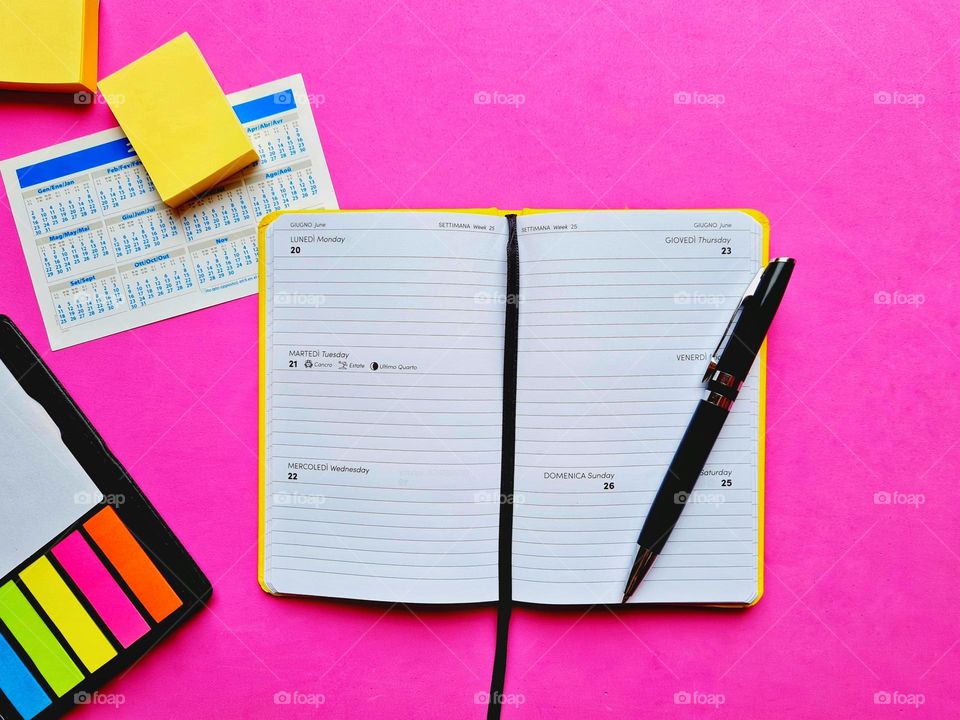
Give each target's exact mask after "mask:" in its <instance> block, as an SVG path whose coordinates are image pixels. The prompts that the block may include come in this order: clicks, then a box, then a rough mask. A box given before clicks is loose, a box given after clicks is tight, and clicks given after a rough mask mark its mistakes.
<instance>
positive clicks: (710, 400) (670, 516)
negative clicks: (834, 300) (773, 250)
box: [622, 258, 795, 602]
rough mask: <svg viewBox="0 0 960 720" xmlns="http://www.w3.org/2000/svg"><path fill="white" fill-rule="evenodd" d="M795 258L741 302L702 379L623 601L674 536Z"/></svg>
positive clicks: (773, 267) (761, 279)
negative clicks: (701, 391)
mask: <svg viewBox="0 0 960 720" xmlns="http://www.w3.org/2000/svg"><path fill="white" fill-rule="evenodd" d="M794 263H795V261H794V260H793V258H777V259H775V260H773V261H771V262H770V263H769V264H768V265H767V266H766V267H765V268H762V269H761V270H760V272H758V273H757V276H756V277H755V278H754V279H753V282H751V283H750V285H749V287H747V290H746V292H744V294H743V297H742V298H741V299H740V304H739V306H738V307H737V309H736V310H735V311H734V313H733V317H731V318H730V322H729V323H728V324H727V329H726V330H725V331H724V333H723V337H721V338H720V342H719V344H718V345H717V349H716V350H714V352H713V355H712V356H711V358H710V365H709V367H708V368H707V372H706V373H705V374H704V376H703V382H704V383H706V393H705V396H704V398H703V399H702V400H700V402H699V403H697V409H696V410H695V411H694V413H693V417H692V418H691V420H690V424H689V425H688V426H687V429H686V431H685V432H684V434H683V438H682V439H681V440H680V445H679V446H678V447H677V452H676V453H675V454H674V456H673V460H671V461H670V467H669V468H667V474H666V475H665V476H664V478H663V482H661V483H660V489H659V490H658V491H657V494H656V497H654V499H653V504H652V505H651V506H650V512H649V513H648V514H647V519H646V521H645V522H644V523H643V529H642V530H641V531H640V538H639V539H638V540H637V545H639V546H640V548H639V550H638V551H637V556H636V559H634V561H633V568H632V569H631V570H630V575H629V577H628V578H627V586H626V588H625V589H624V591H623V600H622V602H627V600H629V599H630V596H631V595H633V593H634V592H635V591H636V589H637V587H638V586H639V585H640V581H641V580H643V578H644V576H645V575H646V574H647V571H648V570H649V569H650V567H651V566H652V565H653V563H654V561H655V560H656V559H657V556H658V555H659V554H660V551H661V550H663V546H664V545H665V544H666V542H667V538H669V537H670V533H671V531H672V530H673V527H674V525H676V524H677V521H678V520H679V519H680V513H681V512H682V511H683V507H684V505H685V503H686V499H687V497H688V496H689V494H690V493H691V492H692V491H693V487H694V485H695V484H696V482H697V478H698V477H699V476H700V473H701V472H702V471H703V466H704V465H706V463H707V458H708V457H709V455H710V451H711V450H712V449H713V446H714V443H716V441H717V436H718V435H720V430H722V429H723V423H724V422H725V421H726V419H727V416H728V415H729V414H730V409H731V408H732V407H733V401H734V400H736V399H737V395H738V394H739V393H740V388H741V387H743V381H744V379H745V378H746V377H747V373H748V372H750V368H751V366H752V365H753V361H754V360H755V359H756V357H757V354H758V353H759V352H760V346H761V345H763V340H764V338H765V337H766V336H767V331H768V330H769V329H770V324H771V323H772V322H773V316H774V315H775V314H776V312H777V308H779V307H780V301H781V300H782V299H783V294H784V291H785V290H786V289H787V283H788V282H789V280H790V275H791V273H792V272H793V266H794Z"/></svg>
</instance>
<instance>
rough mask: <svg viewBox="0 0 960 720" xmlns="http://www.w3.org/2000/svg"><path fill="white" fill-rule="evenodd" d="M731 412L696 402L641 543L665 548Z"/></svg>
mask: <svg viewBox="0 0 960 720" xmlns="http://www.w3.org/2000/svg"><path fill="white" fill-rule="evenodd" d="M728 415H729V412H728V411H727V410H724V409H722V408H719V407H717V406H716V405H711V404H710V403H708V402H705V401H704V400H701V401H700V402H699V403H698V404H697V409H696V410H695V411H694V413H693V417H692V418H691V420H690V424H689V425H688V426H687V429H686V431H685V432H684V434H683V438H682V439H681V440H680V444H679V446H678V447H677V452H676V454H674V456H673V460H671V461H670V466H669V468H667V472H666V475H664V478H663V481H662V482H661V483H660V489H659V490H657V494H656V496H655V497H654V500H653V505H652V506H651V508H650V512H649V513H648V514H647V519H646V522H645V523H644V524H643V530H641V531H640V539H639V540H638V541H637V542H638V544H639V545H641V546H643V547H645V548H648V549H650V550H652V551H653V552H655V553H658V554H659V553H660V552H661V551H662V550H663V546H664V545H665V544H666V542H667V538H668V537H669V536H670V533H671V531H672V530H673V527H674V525H676V524H677V521H678V520H679V519H680V514H681V512H683V508H684V505H685V504H686V502H687V499H688V498H689V496H690V493H691V492H693V488H694V486H695V485H696V483H697V479H698V478H699V477H700V473H701V472H702V471H703V467H704V465H706V463H707V458H709V457H710V451H711V449H712V448H713V446H714V444H715V443H716V440H717V437H718V436H719V435H720V431H721V430H722V429H723V423H724V421H725V420H726V419H727V416H728Z"/></svg>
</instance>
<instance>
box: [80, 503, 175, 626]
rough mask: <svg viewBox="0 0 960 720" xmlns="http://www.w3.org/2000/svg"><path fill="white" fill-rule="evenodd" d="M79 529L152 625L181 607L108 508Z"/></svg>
mask: <svg viewBox="0 0 960 720" xmlns="http://www.w3.org/2000/svg"><path fill="white" fill-rule="evenodd" d="M83 527H84V528H85V529H86V531H87V532H88V533H90V537H91V538H93V541H94V542H95V543H96V544H97V545H98V546H99V547H100V549H101V550H102V551H103V554H104V555H106V556H107V559H108V560H109V561H110V563H111V564H112V565H113V567H115V568H116V570H117V572H118V573H120V577H122V578H123V580H124V582H126V583H127V585H128V586H129V588H130V590H132V591H133V594H134V595H136V596H137V599H138V600H140V602H141V603H142V604H143V606H144V607H145V608H146V610H147V612H148V613H150V616H151V617H152V618H153V619H154V620H155V621H156V622H160V621H161V620H163V619H164V618H166V617H168V616H169V615H170V614H171V613H172V612H173V611H174V610H176V609H177V608H179V607H180V606H181V605H183V601H182V600H181V599H180V597H179V596H178V595H177V593H176V592H175V591H174V589H173V588H172V587H170V583H168V582H167V581H166V579H164V577H163V575H161V574H160V571H159V570H158V569H157V566H156V565H154V564H153V561H152V560H151V559H150V558H149V556H148V555H147V553H146V552H144V550H143V548H142V547H140V543H138V542H137V539H136V538H135V537H133V535H132V534H131V533H130V531H129V530H128V529H127V526H126V525H124V524H123V521H122V520H120V517H119V516H118V515H117V512H116V511H115V510H114V509H113V508H112V507H110V506H109V505H108V506H107V507H105V508H104V509H103V510H101V511H100V512H98V513H97V514H96V515H94V516H93V517H92V518H90V519H89V520H87V522H85V523H84V524H83Z"/></svg>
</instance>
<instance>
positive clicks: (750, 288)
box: [701, 267, 766, 382]
mask: <svg viewBox="0 0 960 720" xmlns="http://www.w3.org/2000/svg"><path fill="white" fill-rule="evenodd" d="M765 270H766V268H764V267H761V268H760V269H759V270H758V271H757V274H756V275H754V277H753V280H752V281H751V282H750V284H749V285H747V289H746V290H744V291H743V295H741V296H740V302H739V303H737V307H736V309H734V311H733V315H731V316H730V320H729V322H727V327H725V328H724V330H723V335H721V336H720V342H718V343H717V347H716V348H715V349H714V351H713V352H712V353H711V354H710V364H709V365H708V366H707V371H706V372H705V373H704V374H703V380H701V382H707V380H709V379H710V376H711V375H713V373H714V371H715V370H716V369H717V362H718V361H719V359H720V353H721V350H722V348H723V347H724V346H725V345H726V343H727V340H729V339H730V331H731V330H732V329H733V326H734V325H735V324H736V322H737V318H739V317H740V313H741V312H743V304H744V303H745V302H746V301H747V300H748V299H750V298H752V297H753V294H754V293H755V292H756V291H757V286H758V285H759V284H760V278H761V277H763V273H764V271H765Z"/></svg>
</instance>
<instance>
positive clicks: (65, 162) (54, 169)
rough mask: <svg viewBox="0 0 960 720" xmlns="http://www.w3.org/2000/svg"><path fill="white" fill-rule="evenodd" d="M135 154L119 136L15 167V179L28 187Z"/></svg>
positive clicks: (134, 155)
mask: <svg viewBox="0 0 960 720" xmlns="http://www.w3.org/2000/svg"><path fill="white" fill-rule="evenodd" d="M136 155H137V154H136V153H135V152H134V151H133V148H132V147H131V146H130V141H129V140H127V139H126V138H120V139H119V140H113V141H111V142H107V143H103V145H96V146H94V147H91V148H84V149H83V150H77V152H72V153H68V154H67V155H61V156H60V157H58V158H51V159H50V160H44V161H42V162H38V163H37V164H36V165H27V166H26V167H22V168H17V180H19V181H20V187H21V188H28V187H31V186H33V185H39V184H40V183H45V182H50V181H51V180H56V179H58V178H62V177H64V176H65V175H73V174H74V173H78V172H83V171H84V170H89V169H90V168H94V167H98V166H100V165H106V164H107V163H112V162H116V161H117V160H124V159H125V158H130V157H136Z"/></svg>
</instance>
